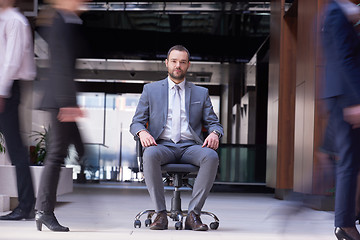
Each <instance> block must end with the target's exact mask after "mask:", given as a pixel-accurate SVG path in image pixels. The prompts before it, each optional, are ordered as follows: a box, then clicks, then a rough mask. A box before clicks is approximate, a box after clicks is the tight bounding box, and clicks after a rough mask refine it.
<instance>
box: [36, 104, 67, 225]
mask: <svg viewBox="0 0 360 240" xmlns="http://www.w3.org/2000/svg"><path fill="white" fill-rule="evenodd" d="M57 114H58V111H56V110H53V111H50V115H51V124H50V129H49V143H48V147H47V153H46V158H45V163H44V170H43V173H42V175H41V179H40V184H39V191H38V197H37V200H36V205H35V209H36V210H37V213H36V218H35V220H36V226H37V229H38V230H39V231H41V230H42V224H44V225H45V226H47V227H48V228H49V229H50V230H52V231H62V232H67V231H69V228H67V227H64V226H61V225H60V224H59V222H58V221H57V219H56V217H55V215H54V209H55V204H56V191H57V187H58V183H59V177H60V170H61V165H62V164H63V163H64V159H65V157H66V156H67V151H68V146H69V142H68V141H67V140H68V136H67V134H68V132H67V131H66V127H64V123H61V122H59V121H58V119H57Z"/></svg>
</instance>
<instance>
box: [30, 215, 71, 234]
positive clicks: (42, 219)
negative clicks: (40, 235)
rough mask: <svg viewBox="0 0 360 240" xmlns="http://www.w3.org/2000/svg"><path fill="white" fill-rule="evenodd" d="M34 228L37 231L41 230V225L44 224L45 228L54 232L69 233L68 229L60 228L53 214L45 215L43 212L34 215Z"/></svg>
mask: <svg viewBox="0 0 360 240" xmlns="http://www.w3.org/2000/svg"><path fill="white" fill-rule="evenodd" d="M35 222H36V228H37V230H38V231H41V230H42V225H43V224H44V225H45V226H46V227H47V228H49V229H50V230H51V231H54V232H68V231H70V230H69V228H68V227H64V226H61V225H60V223H59V222H58V220H57V219H56V217H55V215H54V213H53V212H51V213H45V212H43V211H38V212H37V213H36V215H35Z"/></svg>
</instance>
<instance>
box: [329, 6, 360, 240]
mask: <svg viewBox="0 0 360 240" xmlns="http://www.w3.org/2000/svg"><path fill="white" fill-rule="evenodd" d="M359 3H360V0H331V1H330V3H329V4H328V6H327V10H326V15H325V17H326V18H325V22H324V27H323V43H324V53H325V57H326V68H325V89H324V97H325V99H326V101H327V105H328V109H329V113H330V115H329V121H330V122H331V124H332V126H333V129H334V130H335V129H336V130H335V132H334V138H335V145H336V146H335V147H336V149H337V152H338V156H339V160H338V162H337V166H336V193H335V235H336V237H337V238H338V239H342V240H343V239H360V234H359V232H358V231H357V229H356V227H355V192H356V187H357V186H356V185H357V175H358V172H359V164H360V148H359V146H358V145H359V143H360V128H359V127H360V40H359V37H358V33H357V31H356V30H355V28H354V23H355V22H357V21H358V20H359V19H360V12H359V7H358V6H357V5H356V4H359Z"/></svg>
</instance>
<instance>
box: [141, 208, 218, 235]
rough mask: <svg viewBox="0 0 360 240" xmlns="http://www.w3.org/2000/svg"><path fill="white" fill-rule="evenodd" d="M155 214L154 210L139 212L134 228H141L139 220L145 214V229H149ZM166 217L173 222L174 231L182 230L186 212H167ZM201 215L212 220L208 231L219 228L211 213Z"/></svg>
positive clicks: (215, 218) (214, 216)
mask: <svg viewBox="0 0 360 240" xmlns="http://www.w3.org/2000/svg"><path fill="white" fill-rule="evenodd" d="M155 213H156V211H155V210H145V211H142V212H139V213H138V214H137V215H136V217H135V220H134V227H135V228H137V227H138V228H140V227H141V221H140V218H141V216H143V215H146V214H147V217H146V220H145V227H149V226H150V224H151V223H152V216H153V215H154V214H155ZM166 214H167V216H168V217H169V218H170V219H172V220H173V221H174V222H175V229H176V230H182V229H183V225H184V224H183V223H184V221H183V220H184V217H187V215H188V211H187V210H183V211H177V210H175V211H167V212H166ZM201 215H207V216H210V217H212V218H213V219H214V221H213V222H211V223H210V229H212V230H216V229H218V227H219V224H220V221H219V219H218V217H217V216H216V215H215V214H214V213H212V212H205V211H202V212H201Z"/></svg>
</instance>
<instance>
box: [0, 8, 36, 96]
mask: <svg viewBox="0 0 360 240" xmlns="http://www.w3.org/2000/svg"><path fill="white" fill-rule="evenodd" d="M33 45H34V44H33V39H32V34H31V29H30V25H29V23H28V21H27V19H26V18H25V17H24V16H23V15H22V14H21V13H20V12H19V11H18V10H17V9H16V8H7V9H5V10H3V9H0V96H2V97H10V95H11V87H12V84H13V81H14V80H18V79H21V80H33V79H34V78H35V76H36V67H35V61H34V50H33V49H34V46H33Z"/></svg>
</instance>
